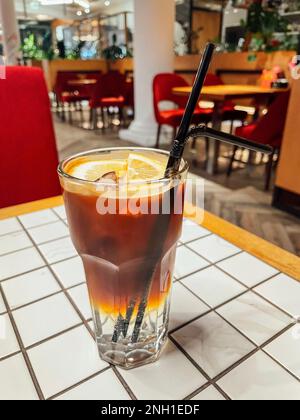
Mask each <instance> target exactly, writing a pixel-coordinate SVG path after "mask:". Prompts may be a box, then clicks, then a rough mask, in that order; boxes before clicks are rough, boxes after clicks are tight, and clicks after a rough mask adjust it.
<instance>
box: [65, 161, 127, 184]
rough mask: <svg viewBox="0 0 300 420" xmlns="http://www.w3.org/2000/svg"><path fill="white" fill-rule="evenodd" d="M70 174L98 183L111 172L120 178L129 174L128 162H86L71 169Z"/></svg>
mask: <svg viewBox="0 0 300 420" xmlns="http://www.w3.org/2000/svg"><path fill="white" fill-rule="evenodd" d="M68 172H69V174H70V175H71V176H73V177H75V178H79V179H83V180H86V181H96V180H98V179H99V178H101V177H102V176H103V175H105V174H107V173H109V172H116V175H117V177H118V178H121V177H123V176H124V175H125V174H126V173H127V161H126V160H102V161H101V160H98V161H91V160H89V161H85V162H82V163H80V164H77V165H76V166H74V167H73V168H72V169H70V170H69V171H68Z"/></svg>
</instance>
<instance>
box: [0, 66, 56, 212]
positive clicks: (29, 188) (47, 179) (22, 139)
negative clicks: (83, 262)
mask: <svg viewBox="0 0 300 420" xmlns="http://www.w3.org/2000/svg"><path fill="white" fill-rule="evenodd" d="M0 118H1V122H2V123H1V131H0V147H1V155H0V162H1V164H0V168H1V176H0V207H1V208H2V207H8V206H12V205H16V204H20V203H25V202H30V201H34V200H39V199H43V198H47V197H52V196H55V195H59V194H60V193H61V188H60V185H59V180H58V176H57V172H56V169H57V165H58V157H57V149H56V142H55V135H54V130H53V122H52V118H51V111H50V101H49V96H48V92H47V88H46V83H45V79H44V76H43V72H42V70H40V69H38V68H28V67H7V68H6V79H4V80H0Z"/></svg>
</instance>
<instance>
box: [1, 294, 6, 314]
mask: <svg viewBox="0 0 300 420" xmlns="http://www.w3.org/2000/svg"><path fill="white" fill-rule="evenodd" d="M4 312H6V307H5V305H4V302H3V299H2V296H1V294H0V314H3V313H4Z"/></svg>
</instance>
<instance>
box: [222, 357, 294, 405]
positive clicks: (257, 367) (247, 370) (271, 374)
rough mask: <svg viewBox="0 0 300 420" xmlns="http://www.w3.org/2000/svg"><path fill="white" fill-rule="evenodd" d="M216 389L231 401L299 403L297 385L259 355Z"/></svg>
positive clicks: (240, 367)
mask: <svg viewBox="0 0 300 420" xmlns="http://www.w3.org/2000/svg"><path fill="white" fill-rule="evenodd" d="M218 385H219V386H220V387H221V388H222V389H223V390H224V391H225V392H226V394H227V395H229V397H230V398H231V399H233V400H241V401H243V400H259V401H262V400H265V401H268V400H272V401H277V400H279V401H284V400H287V401H289V400H299V397H300V382H298V381H297V380H296V379H295V378H293V377H292V376H291V375H290V374H289V373H287V372H286V371H285V370H284V369H282V368H281V367H280V366H279V365H278V364H277V363H275V362H274V361H273V360H272V359H270V358H269V357H268V356H266V355H265V354H264V353H262V352H258V353H256V354H255V355H254V356H252V357H251V358H250V359H248V360H246V361H245V362H244V363H242V364H241V365H240V366H238V367H237V368H235V369H234V370H233V371H232V372H230V373H228V374H227V375H226V376H225V377H224V378H222V379H221V380H220V381H219V382H218Z"/></svg>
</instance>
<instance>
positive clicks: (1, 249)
mask: <svg viewBox="0 0 300 420" xmlns="http://www.w3.org/2000/svg"><path fill="white" fill-rule="evenodd" d="M29 247H32V242H31V240H30V239H29V238H28V236H27V235H26V233H25V232H24V231H20V232H14V233H10V234H9V235H4V236H0V255H4V254H8V253H9V252H14V251H19V250H20V249H24V248H29Z"/></svg>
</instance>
